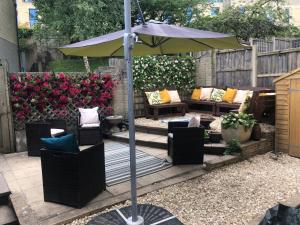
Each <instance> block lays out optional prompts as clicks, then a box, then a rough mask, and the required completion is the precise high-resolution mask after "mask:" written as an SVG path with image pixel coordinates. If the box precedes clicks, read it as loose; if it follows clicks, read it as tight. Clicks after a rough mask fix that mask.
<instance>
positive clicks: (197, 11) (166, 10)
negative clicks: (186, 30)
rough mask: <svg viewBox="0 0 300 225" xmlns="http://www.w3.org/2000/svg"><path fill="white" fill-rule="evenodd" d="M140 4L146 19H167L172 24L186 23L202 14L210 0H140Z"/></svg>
mask: <svg viewBox="0 0 300 225" xmlns="http://www.w3.org/2000/svg"><path fill="white" fill-rule="evenodd" d="M140 4H141V8H142V11H143V15H144V17H145V19H146V20H151V19H152V20H158V21H167V22H169V23H172V24H174V23H176V24H180V25H188V24H189V23H190V22H191V20H192V19H195V18H198V17H200V16H203V14H204V12H205V11H206V10H207V8H208V7H209V6H210V1H208V0H142V1H140ZM136 15H137V14H136Z"/></svg>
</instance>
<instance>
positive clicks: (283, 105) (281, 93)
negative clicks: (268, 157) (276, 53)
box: [274, 68, 300, 157]
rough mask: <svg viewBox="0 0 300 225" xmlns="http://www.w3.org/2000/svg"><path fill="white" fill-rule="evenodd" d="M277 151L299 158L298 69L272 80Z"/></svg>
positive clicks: (299, 72)
mask: <svg viewBox="0 0 300 225" xmlns="http://www.w3.org/2000/svg"><path fill="white" fill-rule="evenodd" d="M274 83H275V89H276V124H275V126H276V130H275V148H276V150H277V151H282V152H285V153H288V154H289V155H291V156H296V157H300V68H298V69H296V70H294V71H292V72H289V73H287V74H284V75H282V76H280V77H279V78H277V79H275V80H274Z"/></svg>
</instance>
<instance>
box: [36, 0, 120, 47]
mask: <svg viewBox="0 0 300 225" xmlns="http://www.w3.org/2000/svg"><path fill="white" fill-rule="evenodd" d="M34 5H35V7H36V8H37V9H38V12H39V13H38V24H37V25H36V27H35V35H36V36H38V37H40V38H47V36H52V37H57V38H61V37H64V38H67V40H68V42H75V41H79V40H83V39H87V38H91V37H95V36H99V35H102V34H105V33H108V32H111V31H115V30H118V29H120V28H122V24H123V14H122V13H121V11H122V0H114V1H110V0H72V1H70V0H35V1H34Z"/></svg>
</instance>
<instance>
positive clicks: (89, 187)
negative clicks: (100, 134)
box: [41, 143, 106, 208]
mask: <svg viewBox="0 0 300 225" xmlns="http://www.w3.org/2000/svg"><path fill="white" fill-rule="evenodd" d="M41 164H42V176H43V189H44V200H45V201H46V202H56V203H61V204H65V205H70V206H73V207H76V208H81V207H83V206H84V205H85V204H86V203H88V202H89V201H90V200H91V199H93V198H94V197H95V196H97V195H98V194H99V193H101V192H102V191H103V190H105V189H106V185H105V164H104V144H103V143H98V144H96V145H94V146H92V147H90V148H88V149H85V150H83V151H80V152H78V153H67V152H63V151H54V150H49V149H41Z"/></svg>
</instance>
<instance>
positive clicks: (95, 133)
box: [77, 114, 103, 145]
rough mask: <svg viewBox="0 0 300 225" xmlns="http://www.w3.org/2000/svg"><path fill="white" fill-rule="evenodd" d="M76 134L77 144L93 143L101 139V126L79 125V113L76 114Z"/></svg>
mask: <svg viewBox="0 0 300 225" xmlns="http://www.w3.org/2000/svg"><path fill="white" fill-rule="evenodd" d="M99 119H100V118H99ZM77 135H78V144H79V145H94V144H96V143H99V142H102V141H103V134H102V126H101V125H100V126H98V127H82V126H81V125H80V114H79V116H78V124H77Z"/></svg>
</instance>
